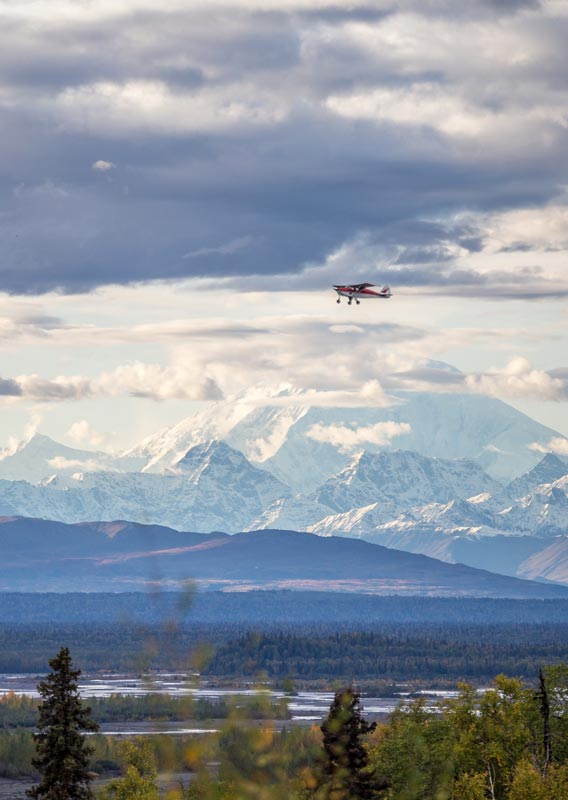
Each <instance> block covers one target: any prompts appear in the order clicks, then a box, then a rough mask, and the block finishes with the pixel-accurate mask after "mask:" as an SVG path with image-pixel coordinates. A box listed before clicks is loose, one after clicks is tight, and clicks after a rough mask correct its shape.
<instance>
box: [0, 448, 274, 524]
mask: <svg viewBox="0 0 568 800" xmlns="http://www.w3.org/2000/svg"><path fill="white" fill-rule="evenodd" d="M287 494H289V490H288V488H287V487H286V486H284V485H283V484H282V483H280V481H278V480H277V479H276V478H275V477H274V476H273V475H271V474H270V473H269V472H265V471H263V470H260V469H257V468H256V467H253V466H252V465H251V464H250V463H249V462H248V461H247V460H246V458H245V457H244V456H243V455H242V453H240V452H238V451H235V450H233V449H232V448H230V447H229V446H228V445H226V444H224V443H223V442H209V443H206V444H203V445H198V446H197V447H195V448H192V449H191V450H190V451H189V452H188V453H187V454H186V455H185V456H184V458H183V459H182V460H181V463H180V464H179V474H175V475H174V474H171V475H157V474H151V473H109V472H86V473H76V474H75V475H73V476H65V477H58V478H57V479H56V480H50V481H47V482H44V483H43V484H38V485H32V484H29V483H26V482H23V481H0V515H4V516H13V515H19V516H28V517H40V518H44V519H52V520H59V521H62V522H84V521H89V520H114V519H127V520H132V521H134V522H143V523H158V522H160V521H161V523H164V524H167V525H169V526H171V527H172V528H177V529H179V530H195V531H211V530H224V531H228V532H234V531H240V530H243V529H244V528H245V527H247V526H248V525H250V523H251V522H252V520H254V519H256V518H257V517H259V516H260V515H261V514H262V512H263V511H264V509H265V508H266V507H267V506H268V505H270V504H271V503H272V502H273V501H274V500H275V499H277V498H279V497H285V496H286V495H287Z"/></svg>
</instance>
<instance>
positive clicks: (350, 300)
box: [347, 297, 353, 306]
mask: <svg viewBox="0 0 568 800" xmlns="http://www.w3.org/2000/svg"><path fill="white" fill-rule="evenodd" d="M352 302H353V298H352V297H350V298H349V300H348V301H347V305H348V306H350V305H351V303H352Z"/></svg>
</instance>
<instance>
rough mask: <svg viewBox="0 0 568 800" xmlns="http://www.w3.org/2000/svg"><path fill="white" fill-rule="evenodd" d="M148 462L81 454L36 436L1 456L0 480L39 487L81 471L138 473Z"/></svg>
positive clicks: (79, 451) (89, 452) (97, 453)
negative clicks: (56, 478) (60, 476)
mask: <svg viewBox="0 0 568 800" xmlns="http://www.w3.org/2000/svg"><path fill="white" fill-rule="evenodd" d="M141 463H142V465H143V463H144V462H140V461H136V460H135V459H132V458H123V457H117V456H114V455H112V454H109V453H103V452H100V451H92V450H78V449H75V448H73V447H67V446H66V445H64V444H60V443H59V442H55V441H54V440H53V439H50V438H49V436H44V435H43V434H40V433H36V434H35V435H34V436H32V437H31V438H30V439H27V440H25V441H23V442H20V444H19V445H18V446H17V448H15V449H14V450H12V451H10V452H9V453H5V454H3V455H1V456H0V479H5V480H11V481H27V482H28V483H37V482H38V481H42V480H45V479H46V478H49V477H50V476H52V475H56V474H72V473H74V472H78V471H89V472H96V471H117V472H127V471H130V470H136V469H138V468H139V467H140V465H141Z"/></svg>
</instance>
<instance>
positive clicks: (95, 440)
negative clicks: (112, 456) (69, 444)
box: [66, 419, 108, 447]
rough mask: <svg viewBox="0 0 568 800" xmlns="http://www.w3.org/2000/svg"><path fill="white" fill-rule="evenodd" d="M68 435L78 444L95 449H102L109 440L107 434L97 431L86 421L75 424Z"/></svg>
mask: <svg viewBox="0 0 568 800" xmlns="http://www.w3.org/2000/svg"><path fill="white" fill-rule="evenodd" d="M66 435H67V436H68V437H69V438H70V439H71V440H72V441H74V442H77V443H78V444H82V443H86V444H90V445H92V446H93V447H102V446H103V445H104V444H106V442H107V438H108V437H107V436H106V434H104V433H99V432H98V431H96V430H95V429H94V428H93V427H92V425H91V424H90V423H89V422H87V420H86V419H82V420H80V421H79V422H74V423H73V424H72V425H71V427H70V428H69V430H68V431H67V434H66Z"/></svg>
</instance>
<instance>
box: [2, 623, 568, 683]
mask: <svg viewBox="0 0 568 800" xmlns="http://www.w3.org/2000/svg"><path fill="white" fill-rule="evenodd" d="M376 627H377V628H378V629H375V630H367V631H353V630H343V629H341V626H338V628H339V629H335V630H334V629H333V628H332V626H330V625H328V624H318V625H306V626H297V625H296V626H286V627H284V628H281V627H280V626H268V628H267V629H265V630H262V629H261V630H255V629H252V628H251V627H250V626H247V625H233V624H225V625H221V624H218V625H201V626H194V625H187V626H181V625H174V624H171V625H167V624H164V625H132V624H129V623H126V624H122V625H120V624H92V625H89V626H85V625H80V624H77V623H70V624H51V625H48V624H41V625H31V624H29V625H0V672H41V670H42V669H43V668H44V665H45V663H46V660H47V658H48V657H49V655H50V653H52V652H53V651H54V649H56V648H57V646H59V645H60V644H61V643H62V642H63V643H67V644H70V645H72V646H73V652H74V657H75V661H76V663H77V665H78V666H79V667H80V668H81V669H83V670H88V671H95V670H129V671H139V670H140V669H142V668H149V669H150V668H152V669H186V668H187V663H188V660H187V659H188V653H192V652H193V653H199V659H198V661H199V664H198V667H199V671H200V672H201V673H202V674H203V675H206V676H207V675H208V676H215V677H217V678H223V677H226V678H231V679H240V678H243V677H247V678H255V677H257V676H259V675H263V674H266V675H268V677H270V678H273V679H281V678H285V677H292V678H294V679H302V680H304V681H318V682H319V683H320V684H321V682H327V683H328V684H330V685H331V683H332V682H333V681H337V680H357V681H364V680H377V681H380V680H389V681H395V680H407V679H415V678H419V679H420V680H422V681H425V680H444V679H445V680H452V681H454V682H455V680H458V679H468V680H474V681H476V682H478V683H479V682H483V681H484V680H489V679H491V678H492V676H493V675H495V673H496V672H504V673H506V674H510V675H518V676H522V677H525V678H527V679H534V677H535V676H536V674H537V672H538V669H539V667H540V666H541V664H542V663H555V662H560V661H567V660H568V624H540V625H534V624H530V625H527V624H509V625H487V624H486V625H474V624H467V623H455V624H445V625H440V624H432V623H431V624H417V623H400V624H391V625H387V624H382V625H379V626H376Z"/></svg>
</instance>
